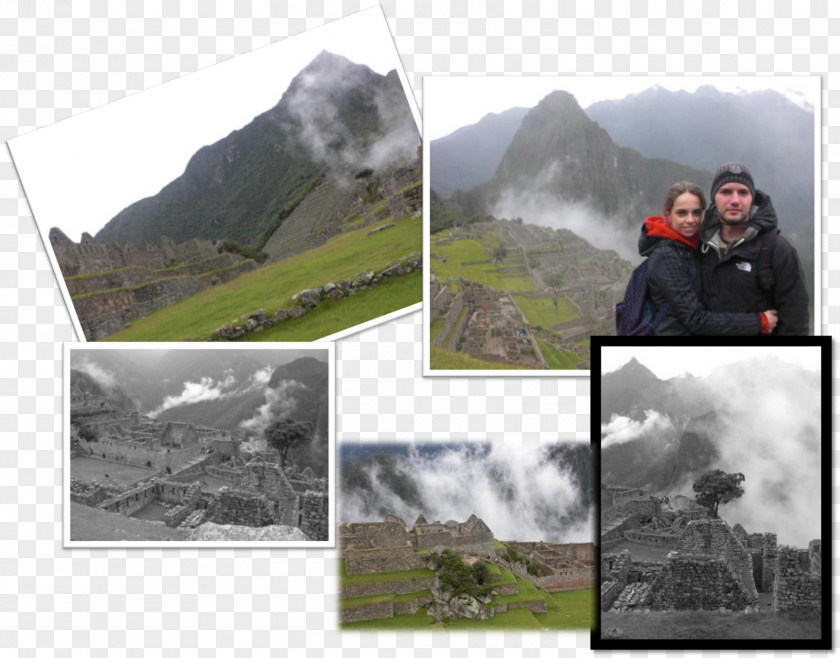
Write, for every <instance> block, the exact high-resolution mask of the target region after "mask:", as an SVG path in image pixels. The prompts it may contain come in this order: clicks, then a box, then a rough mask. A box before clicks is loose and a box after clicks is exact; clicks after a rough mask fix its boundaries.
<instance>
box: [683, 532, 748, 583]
mask: <svg viewBox="0 0 840 658" xmlns="http://www.w3.org/2000/svg"><path fill="white" fill-rule="evenodd" d="M676 551H677V552H678V553H679V555H681V556H694V555H699V556H711V557H716V558H722V559H723V560H724V561H725V562H726V563H727V564H728V565H729V566H730V568H731V570H732V572H733V575H734V576H735V578H737V580H738V581H739V582H740V583H741V586H742V587H743V589H744V592H745V595H746V597H747V598H749V599H756V598H757V597H758V591H757V589H756V586H755V580H754V578H755V577H754V574H753V566H752V557H751V556H750V554H749V552H748V551H747V549H746V548H744V546H743V544H741V542H740V540H739V539H738V537H737V536H736V535H735V533H734V532H732V529H731V528H730V527H729V525H728V524H727V523H726V521H723V520H722V519H701V520H698V521H691V522H690V523H689V524H688V525H687V526H686V527H685V530H684V531H683V534H682V535H681V537H680V540H679V542H678V543H677V546H676Z"/></svg>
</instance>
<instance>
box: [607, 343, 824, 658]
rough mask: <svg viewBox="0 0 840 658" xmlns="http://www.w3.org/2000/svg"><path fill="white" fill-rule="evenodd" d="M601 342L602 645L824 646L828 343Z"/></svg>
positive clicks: (649, 646)
mask: <svg viewBox="0 0 840 658" xmlns="http://www.w3.org/2000/svg"><path fill="white" fill-rule="evenodd" d="M592 346H593V370H594V371H595V372H598V373H600V376H599V377H598V378H597V379H596V378H593V391H592V405H593V413H592V421H591V422H592V447H593V455H594V459H595V464H596V473H597V475H598V477H599V480H600V487H599V489H598V493H597V495H598V497H599V502H598V505H599V510H600V514H599V517H600V520H599V533H598V548H597V551H596V553H597V556H598V560H599V561H600V568H601V572H600V573H601V577H600V582H601V596H600V602H599V605H598V612H597V614H596V623H595V626H594V628H593V630H592V648H593V649H645V650H651V649H715V650H720V649H786V650H789V649H830V648H831V625H830V622H831V615H830V610H831V499H830V496H829V494H828V492H830V491H831V339H830V337H802V338H798V339H792V340H787V341H782V340H780V339H777V338H765V339H764V340H759V339H758V338H756V339H734V338H733V339H729V340H726V341H721V342H712V341H707V340H704V339H674V340H672V341H669V342H667V343H664V344H660V345H657V346H652V345H650V343H649V341H646V340H645V339H643V338H618V337H599V338H593V341H592ZM595 410H597V411H598V415H597V416H596V414H595V413H594V412H595Z"/></svg>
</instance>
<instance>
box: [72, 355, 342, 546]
mask: <svg viewBox="0 0 840 658" xmlns="http://www.w3.org/2000/svg"><path fill="white" fill-rule="evenodd" d="M64 349H65V352H64V446H63V449H64V492H65V496H64V545H65V546H67V547H70V548H72V547H115V546H119V547H127V546H143V547H149V546H157V547H179V546H180V547H186V546H189V547H201V546H253V545H254V544H257V543H258V544H259V545H260V546H269V547H278V548H298V547H322V548H328V547H331V546H333V545H334V542H335V532H334V525H335V522H334V519H335V478H334V474H335V424H334V422H335V419H334V416H335V410H334V402H333V400H334V397H335V386H334V380H335V346H334V345H333V344H332V343H329V342H326V343H316V344H304V343H275V344H272V345H256V346H251V347H241V346H238V345H230V344H220V345H216V346H212V347H209V346H207V345H206V344H204V345H194V344H181V343H152V344H149V343H114V344H108V343H92V344H82V343H65V346H64Z"/></svg>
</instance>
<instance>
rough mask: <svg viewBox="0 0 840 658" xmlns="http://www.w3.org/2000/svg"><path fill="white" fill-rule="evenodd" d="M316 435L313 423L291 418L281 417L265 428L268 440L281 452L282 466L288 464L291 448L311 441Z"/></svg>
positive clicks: (270, 444)
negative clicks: (300, 421)
mask: <svg viewBox="0 0 840 658" xmlns="http://www.w3.org/2000/svg"><path fill="white" fill-rule="evenodd" d="M314 436H315V427H314V426H313V425H312V423H299V422H298V421H296V420H292V419H291V418H281V419H280V420H277V421H275V422H273V423H272V424H271V425H269V426H268V427H267V428H266V429H265V440H266V442H267V443H268V445H269V446H271V447H272V448H274V449H275V450H276V451H277V452H279V453H280V468H283V466H285V465H286V456H287V455H288V454H289V450H291V449H292V448H298V447H300V446H302V445H305V444H307V443H309V442H310V441H312V439H313V437H314Z"/></svg>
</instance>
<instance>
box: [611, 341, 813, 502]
mask: <svg viewBox="0 0 840 658" xmlns="http://www.w3.org/2000/svg"><path fill="white" fill-rule="evenodd" d="M759 368H761V370H766V373H765V374H763V375H760V376H756V375H757V373H758V372H759ZM752 371H754V372H755V373H756V375H754V374H753V372H752ZM753 377H755V379H756V381H752V379H753ZM785 381H789V382H790V383H791V385H792V386H795V387H796V389H797V392H796V393H795V394H794V393H792V394H791V399H790V400H789V402H790V404H791V407H792V408H791V410H790V412H789V413H788V412H786V410H785V409H774V410H773V413H775V414H779V416H780V417H784V418H785V420H786V421H787V420H788V419H789V418H791V417H792V418H795V417H796V416H797V415H799V414H802V413H807V414H808V421H807V423H806V424H803V425H802V430H801V431H800V434H801V436H799V437H797V440H799V441H802V442H803V444H808V443H810V442H813V441H816V442H817V444H818V443H819V435H818V433H817V431H816V430H815V429H814V425H815V424H816V425H817V426H818V424H819V421H818V419H816V418H814V417H813V414H810V413H808V412H805V411H804V410H803V409H800V408H799V407H798V406H797V404H796V396H808V395H811V394H812V392H813V391H814V390H818V388H819V386H818V381H819V373H813V372H809V371H805V370H803V369H801V368H798V367H795V366H791V365H789V364H786V363H783V362H780V361H779V362H776V361H772V360H766V362H765V363H764V364H762V365H759V364H758V362H756V364H755V366H752V365H743V364H738V365H732V366H728V367H723V368H721V369H718V370H716V371H713V372H712V373H711V374H710V375H708V376H707V377H703V378H699V377H694V376H691V375H684V376H681V377H674V378H672V379H667V380H662V379H659V378H658V377H657V376H656V375H655V374H654V373H653V372H651V371H650V370H649V369H648V368H647V367H645V366H644V365H642V364H641V363H639V361H638V360H636V359H635V358H633V359H631V360H630V361H628V362H627V363H626V364H625V365H624V366H622V367H621V368H619V369H618V370H615V371H614V372H608V373H605V374H602V375H601V379H600V404H601V409H600V418H601V437H600V440H601V480H602V481H603V482H606V483H608V484H618V485H623V486H630V487H643V488H647V489H651V490H652V491H655V492H669V491H672V490H673V489H674V488H675V487H677V486H678V485H679V484H680V483H683V484H684V483H685V482H686V481H687V480H688V479H689V478H692V479H693V478H694V477H696V476H698V475H700V474H701V473H702V472H704V471H706V470H709V469H711V468H719V467H720V464H719V463H718V462H719V460H720V459H721V456H722V447H723V446H724V442H725V441H730V440H732V437H733V436H734V437H739V439H740V440H747V439H746V438H745V437H752V435H753V434H754V432H755V429H754V428H755V427H762V426H763V425H764V424H766V423H767V413H768V412H767V411H766V410H765V404H766V402H765V399H764V398H766V397H768V396H775V395H778V394H779V391H783V390H785V388H784V386H785V385H784V382H785ZM747 382H748V384H747ZM747 385H749V387H750V388H746V386H747ZM726 387H731V390H732V391H737V392H738V395H739V396H742V397H743V398H744V399H747V400H751V406H749V407H744V406H743V403H742V402H739V401H738V400H735V399H731V398H730V395H729V393H727V388H726ZM753 389H754V390H753ZM772 399H776V398H772ZM779 402H781V400H779ZM800 406H801V405H800ZM777 438H778V437H775V436H769V437H766V439H765V438H764V437H759V438H758V439H751V438H750V439H749V440H758V441H761V443H764V442H765V440H766V441H767V442H768V443H769V445H772V441H773V440H775V439H777ZM761 443H759V444H755V446H754V449H753V451H754V454H756V455H757V456H758V459H759V460H761V459H762V457H761V455H762V454H763V453H764V452H765V451H766V450H767V449H768V448H767V447H761V448H759V446H760V445H761ZM745 445H747V444H745ZM749 445H753V444H749ZM770 449H771V450H772V448H770ZM741 467H742V468H744V467H745V466H744V465H741ZM764 470H770V469H766V468H765V469H764Z"/></svg>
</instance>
